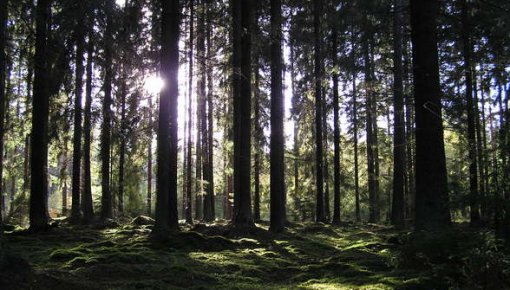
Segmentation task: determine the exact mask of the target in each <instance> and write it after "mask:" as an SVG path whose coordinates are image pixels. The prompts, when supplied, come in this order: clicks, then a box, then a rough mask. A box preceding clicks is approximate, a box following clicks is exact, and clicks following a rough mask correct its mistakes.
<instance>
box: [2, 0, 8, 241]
mask: <svg viewBox="0 0 510 290" xmlns="http://www.w3.org/2000/svg"><path fill="white" fill-rule="evenodd" d="M7 2H8V0H5V1H2V3H0V180H2V176H3V175H2V173H3V168H4V160H3V155H2V154H1V152H3V150H4V129H5V128H4V122H5V121H4V118H5V97H6V93H5V81H6V80H5V75H6V70H7V53H6V49H5V48H6V42H7V17H8V13H7ZM3 191H4V188H3V186H2V184H1V182H0V196H1V195H2V194H3ZM2 217H3V212H2V209H1V208H0V239H1V238H2V235H3V220H2ZM0 243H1V241H0ZM0 247H1V244H0Z"/></svg>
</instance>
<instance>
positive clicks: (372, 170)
mask: <svg viewBox="0 0 510 290" xmlns="http://www.w3.org/2000/svg"><path fill="white" fill-rule="evenodd" d="M364 24H365V30H366V31H365V34H364V36H363V59H364V74H365V88H366V98H367V101H366V133H367V175H368V198H369V218H368V222H369V223H375V222H377V221H378V219H379V218H378V208H377V207H378V200H377V184H376V183H377V181H376V179H377V175H376V174H377V173H376V164H375V163H376V161H375V159H376V158H377V157H376V155H375V154H376V153H375V147H376V146H377V143H376V140H375V138H374V136H375V133H374V127H376V126H374V115H375V114H376V113H375V112H374V98H375V95H374V84H373V82H374V81H375V80H374V79H373V74H372V63H371V58H370V36H369V35H368V34H369V33H371V32H369V31H368V18H367V16H366V15H365V19H364Z"/></svg>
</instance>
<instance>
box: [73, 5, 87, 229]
mask: <svg viewBox="0 0 510 290" xmlns="http://www.w3.org/2000/svg"><path fill="white" fill-rule="evenodd" d="M78 6H79V8H78V9H79V10H81V11H82V9H81V7H82V5H80V4H78ZM83 25H84V22H83V20H82V18H80V19H79V20H78V23H77V25H76V30H75V37H76V68H75V69H76V70H75V78H76V79H75V88H74V131H73V176H72V185H71V186H72V193H71V197H72V202H71V219H72V220H73V221H74V222H78V221H79V220H80V218H81V209H80V190H81V149H82V148H81V138H82V106H81V100H82V95H83V72H84V67H83V53H84V50H85V33H84V28H83Z"/></svg>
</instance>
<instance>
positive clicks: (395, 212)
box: [391, 0, 406, 227]
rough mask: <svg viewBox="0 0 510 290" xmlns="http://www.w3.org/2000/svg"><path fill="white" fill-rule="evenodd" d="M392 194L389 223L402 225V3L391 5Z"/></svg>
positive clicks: (403, 204)
mask: <svg viewBox="0 0 510 290" xmlns="http://www.w3.org/2000/svg"><path fill="white" fill-rule="evenodd" d="M393 7H394V8H393V9H394V11H393V120H394V121H393V122H394V123H393V127H394V129H393V131H394V133H393V196H392V203H391V224H392V225H394V226H397V227H403V226H404V219H405V197H404V187H405V166H406V139H405V133H406V132H405V120H404V85H403V65H402V18H401V15H402V11H401V10H402V8H403V7H402V3H401V1H400V0H394V5H393Z"/></svg>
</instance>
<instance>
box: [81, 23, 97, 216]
mask: <svg viewBox="0 0 510 290" xmlns="http://www.w3.org/2000/svg"><path fill="white" fill-rule="evenodd" d="M92 37H93V34H92V31H89V41H88V45H87V68H86V71H87V72H86V74H87V82H86V84H85V120H84V123H83V188H82V196H81V198H82V199H81V210H82V213H83V221H84V222H85V223H89V222H90V221H91V220H92V218H93V217H94V210H93V206H92V176H91V170H90V169H91V168H90V167H91V164H90V147H91V146H90V145H91V143H92V70H93V67H92V63H93V59H92V58H93V56H94V43H93V42H92Z"/></svg>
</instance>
